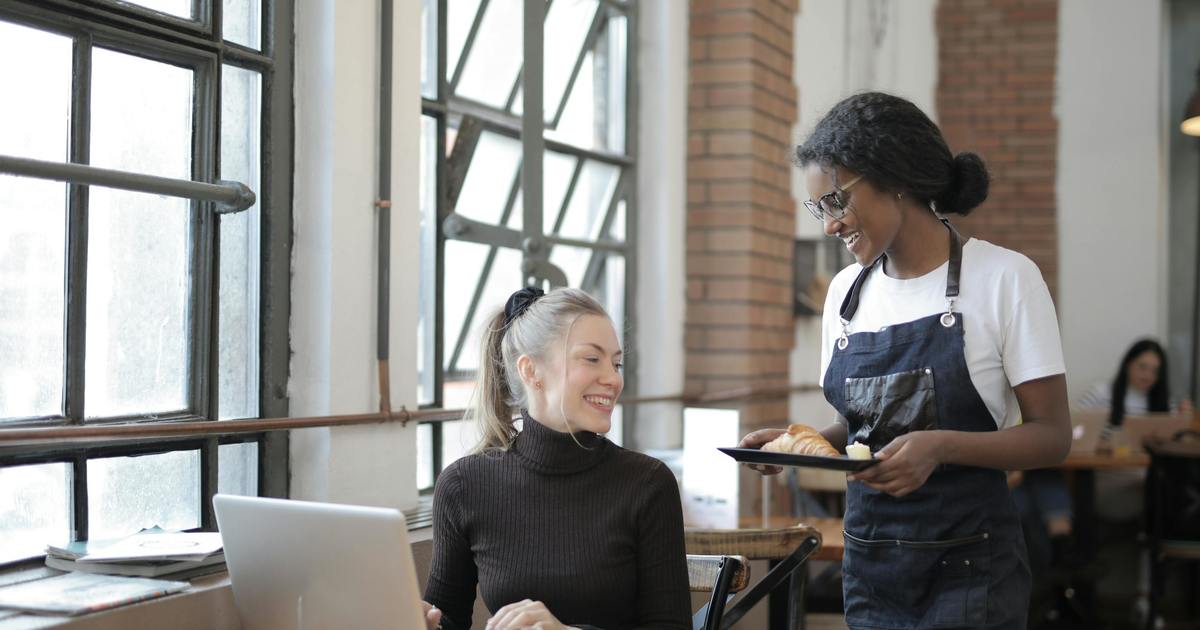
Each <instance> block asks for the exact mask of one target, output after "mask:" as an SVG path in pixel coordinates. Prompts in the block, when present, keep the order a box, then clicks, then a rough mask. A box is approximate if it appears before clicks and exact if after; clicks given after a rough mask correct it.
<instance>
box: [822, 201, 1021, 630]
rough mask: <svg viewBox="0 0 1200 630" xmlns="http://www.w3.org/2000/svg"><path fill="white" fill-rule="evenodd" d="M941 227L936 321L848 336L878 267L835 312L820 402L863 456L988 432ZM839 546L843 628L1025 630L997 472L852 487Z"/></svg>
mask: <svg viewBox="0 0 1200 630" xmlns="http://www.w3.org/2000/svg"><path fill="white" fill-rule="evenodd" d="M946 227H947V228H949V230H950V262H949V269H948V271H947V277H946V311H945V312H944V313H941V314H938V315H931V316H929V317H924V318H921V319H918V320H915V321H911V322H906V323H902V324H896V325H894V326H889V327H886V328H884V329H882V330H879V331H872V332H866V331H864V332H855V333H851V332H850V327H851V326H850V325H851V322H852V321H853V319H854V313H855V311H856V310H857V309H858V301H859V296H860V293H861V290H862V286H863V284H864V283H865V282H866V281H867V277H868V276H869V275H870V273H871V270H872V269H874V268H875V266H876V265H877V264H879V260H878V259H877V260H876V261H875V262H874V263H872V264H871V265H870V266H868V267H867V268H865V269H863V270H862V272H861V273H859V275H858V277H857V278H856V279H855V281H854V284H853V285H852V287H851V289H850V291H849V293H847V295H846V298H845V300H844V301H843V302H842V306H841V310H840V315H841V322H842V336H841V337H840V338H839V339H838V340H837V343H836V344H835V349H834V351H833V357H832V359H831V360H830V363H829V367H828V368H827V369H826V373H825V381H824V388H825V397H826V399H828V400H829V403H830V404H832V405H833V406H834V407H835V408H837V410H838V412H839V413H841V415H842V416H843V417H845V418H846V420H847V421H848V422H849V436H850V441H851V442H853V441H855V440H857V441H859V442H862V443H864V444H868V445H870V447H871V450H872V451H878V450H879V449H881V448H883V447H884V446H887V444H888V443H889V442H891V441H892V440H893V439H894V438H896V437H898V436H901V435H904V434H905V433H908V432H910V431H925V430H932V429H948V430H952V431H995V430H996V421H995V420H994V419H993V418H992V414H991V413H990V412H989V411H988V409H987V406H986V405H984V402H983V399H981V398H980V397H979V392H978V391H976V390H975V386H974V385H973V384H972V383H971V377H970V373H969V372H968V371H967V363H966V359H965V357H964V355H963V349H964V344H963V315H962V313H959V312H955V311H954V300H955V298H956V297H957V296H958V289H959V287H958V280H959V271H960V269H961V266H962V240H961V238H960V237H959V235H958V233H957V232H956V231H955V230H954V228H953V227H951V226H950V225H949V223H947V224H946ZM880 258H882V256H881V257H880ZM985 290H986V289H985ZM845 539H846V551H845V556H844V558H843V560H842V572H843V581H842V589H843V595H844V597H845V609H846V624H847V625H848V626H849V627H851V628H1025V619H1026V616H1027V614H1028V609H1029V591H1030V573H1029V564H1028V561H1027V558H1026V553H1025V540H1024V538H1023V537H1022V534H1021V527H1020V522H1019V519H1018V516H1017V511H1016V508H1015V506H1014V504H1013V501H1012V498H1011V497H1010V495H1009V490H1008V484H1007V483H1006V478H1005V474H1004V472H1002V471H999V470H991V469H986V468H977V467H973V466H958V465H950V464H942V465H939V466H938V467H937V468H936V469H934V472H933V473H932V474H931V475H930V476H929V480H928V481H926V482H925V485H924V486H922V487H921V488H920V489H918V490H916V491H915V492H913V493H911V494H909V495H907V496H904V497H900V498H896V497H893V496H891V495H888V494H886V493H883V492H879V491H877V490H872V489H871V488H868V487H867V486H866V485H864V484H862V483H858V482H851V483H850V484H849V487H848V489H847V495H846V518H845Z"/></svg>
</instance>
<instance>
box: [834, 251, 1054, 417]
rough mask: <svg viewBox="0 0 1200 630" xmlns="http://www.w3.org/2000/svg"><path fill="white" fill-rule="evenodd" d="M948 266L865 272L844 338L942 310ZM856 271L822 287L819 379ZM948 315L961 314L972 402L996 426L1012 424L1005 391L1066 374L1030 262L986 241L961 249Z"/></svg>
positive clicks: (1013, 400)
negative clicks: (915, 272) (898, 274)
mask: <svg viewBox="0 0 1200 630" xmlns="http://www.w3.org/2000/svg"><path fill="white" fill-rule="evenodd" d="M948 269H949V262H946V263H942V265H941V266H940V267H938V268H937V269H934V270H933V271H931V272H929V273H927V274H925V275H923V276H921V277H919V278H912V279H909V280H897V279H895V278H891V277H888V276H887V275H886V274H885V273H883V264H882V263H880V264H878V265H876V266H875V269H874V270H872V272H871V275H870V277H869V278H867V281H866V283H865V284H864V285H863V289H862V294H861V295H860V296H859V304H858V312H857V313H855V315H854V318H853V319H852V320H851V322H850V333H851V334H854V333H856V332H865V331H877V330H879V329H880V328H884V327H887V326H892V325H895V324H901V323H905V322H911V321H914V320H917V319H920V318H922V317H926V316H929V315H933V314H936V313H944V312H945V311H946V272H947V270H948ZM861 270H862V266H861V265H858V264H852V265H850V266H849V267H847V268H845V269H843V270H842V271H841V272H839V273H838V275H837V276H836V277H835V278H834V279H833V282H832V283H831V284H830V286H829V294H828V295H827V296H826V298H825V312H824V315H823V317H822V320H821V382H822V383H824V382H825V369H826V368H827V367H829V360H830V357H831V356H832V355H833V347H834V344H835V343H836V342H837V339H838V337H840V336H841V334H842V325H841V321H840V320H839V318H838V310H839V309H840V308H841V305H842V299H843V298H844V297H845V296H846V293H847V292H848V291H849V290H850V286H851V285H852V284H853V283H854V279H855V278H856V277H857V276H858V274H859V272H860V271H861ZM954 310H955V311H956V312H959V313H962V314H963V322H964V326H965V339H964V343H965V345H966V349H965V354H966V362H967V371H968V372H969V373H970V375H971V382H972V383H974V384H975V389H976V390H978V391H979V396H980V398H982V399H983V402H984V404H985V405H987V408H988V411H991V412H992V417H993V418H994V419H995V420H996V426H997V427H998V428H1001V429H1004V428H1008V427H1011V426H1015V425H1016V424H1018V423H1019V421H1020V416H1021V410H1020V408H1019V407H1018V406H1017V397H1016V394H1014V393H1013V389H1012V388H1013V387H1015V386H1017V385H1020V384H1021V383H1024V382H1026V381H1031V380H1034V379H1038V378H1043V377H1046V376H1053V375H1055V374H1063V373H1065V372H1066V366H1065V364H1064V363H1063V355H1062V341H1061V339H1060V338H1059V333H1058V317H1057V315H1056V314H1055V312H1054V303H1053V302H1052V301H1051V300H1050V291H1049V290H1048V289H1047V288H1046V282H1045V280H1043V279H1042V274H1041V272H1040V271H1039V270H1038V268H1037V266H1036V265H1034V264H1033V261H1031V260H1029V259H1028V258H1026V257H1025V256H1024V255H1022V254H1020V253H1018V252H1014V251H1012V250H1010V249H1005V248H1003V247H998V246H996V245H993V244H991V243H989V242H987V241H981V240H979V239H975V238H972V239H969V240H968V241H967V242H966V243H964V244H963V254H962V270H961V272H960V275H959V296H958V299H957V300H956V301H955V303H954Z"/></svg>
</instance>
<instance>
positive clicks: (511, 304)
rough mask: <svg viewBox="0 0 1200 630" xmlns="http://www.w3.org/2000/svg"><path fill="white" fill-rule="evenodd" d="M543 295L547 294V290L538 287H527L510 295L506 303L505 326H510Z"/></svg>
mask: <svg viewBox="0 0 1200 630" xmlns="http://www.w3.org/2000/svg"><path fill="white" fill-rule="evenodd" d="M543 295H546V292H545V291H543V290H541V289H539V288H537V287H525V288H524V289H521V290H520V291H517V292H516V293H513V294H512V295H510V296H508V302H506V303H505V304H504V327H505V328H508V327H509V326H510V325H511V324H512V322H513V320H514V319H516V318H518V317H520V316H521V313H524V312H525V309H527V308H529V307H530V306H531V305H532V304H533V303H534V302H536V301H538V299H540V298H541V297H542V296H543Z"/></svg>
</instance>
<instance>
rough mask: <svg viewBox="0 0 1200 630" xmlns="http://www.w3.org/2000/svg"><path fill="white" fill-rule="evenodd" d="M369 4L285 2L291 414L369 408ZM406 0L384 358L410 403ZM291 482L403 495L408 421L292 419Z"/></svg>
mask: <svg viewBox="0 0 1200 630" xmlns="http://www.w3.org/2000/svg"><path fill="white" fill-rule="evenodd" d="M378 11H379V7H378V3H376V2H337V1H336V0H320V1H316V0H313V1H306V2H299V3H297V6H296V90H295V94H296V163H295V203H294V219H293V220H294V234H295V245H294V249H293V259H292V260H293V280H292V323H291V340H292V349H293V356H292V364H291V378H290V380H289V396H290V398H291V414H292V415H293V416H315V415H326V414H353V413H367V412H373V411H376V410H377V409H378V405H379V402H378V400H379V396H378V391H377V389H378V386H377V381H378V379H377V372H376V362H375V306H376V298H375V282H376V278H377V275H376V259H375V255H376V251H377V250H376V247H375V234H376V227H375V210H374V201H375V198H376V194H377V178H376V170H377V161H376V160H377V152H378V142H377V135H378V126H377V125H378V115H377V114H378V83H379V81H378V77H377V75H378V57H379V15H378ZM420 13H421V7H420V3H419V2H407V1H405V0H399V1H397V2H396V6H395V14H394V18H395V19H394V20H393V24H394V29H395V31H394V42H395V44H394V49H393V52H394V54H393V73H394V76H393V86H394V87H393V94H392V99H393V108H392V113H393V134H392V142H393V145H392V155H393V168H392V192H393V195H392V202H393V205H392V229H391V253H392V264H391V274H390V275H391V283H392V286H391V318H392V319H391V323H390V343H391V347H390V356H391V361H390V368H391V395H392V406H393V408H399V406H400V405H407V406H408V408H410V409H413V408H415V407H416V364H415V360H413V357H415V356H416V342H417V340H416V334H415V330H416V320H417V307H416V301H415V299H414V298H413V296H415V295H417V279H418V276H417V247H418V242H417V237H418V222H419V216H420V210H419V205H418V203H419V200H418V190H419V141H420V59H421V55H420V42H421V32H420V24H421V15H420ZM291 471H292V479H291V495H292V497H293V498H297V499H307V500H317V501H331V502H340V503H357V504H365V505H380V506H389V507H399V508H406V507H410V506H412V505H413V504H415V503H416V494H417V493H416V426H415V425H410V426H409V427H407V428H401V427H400V425H399V424H398V423H389V424H385V425H368V426H362V427H346V428H336V429H309V430H303V431H293V432H292V435H291Z"/></svg>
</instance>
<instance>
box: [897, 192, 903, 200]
mask: <svg viewBox="0 0 1200 630" xmlns="http://www.w3.org/2000/svg"><path fill="white" fill-rule="evenodd" d="M901 199H904V193H896V201H900V200H901Z"/></svg>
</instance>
